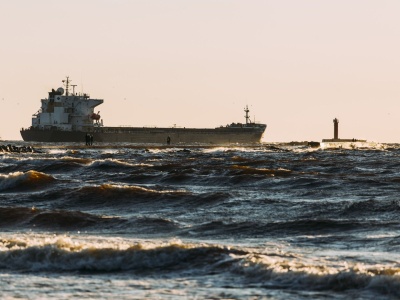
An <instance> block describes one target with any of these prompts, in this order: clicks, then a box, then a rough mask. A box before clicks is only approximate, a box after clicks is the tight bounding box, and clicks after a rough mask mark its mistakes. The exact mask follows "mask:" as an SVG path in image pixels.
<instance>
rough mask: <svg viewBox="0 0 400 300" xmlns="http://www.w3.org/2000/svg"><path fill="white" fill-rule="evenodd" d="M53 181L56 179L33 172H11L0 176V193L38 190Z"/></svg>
mask: <svg viewBox="0 0 400 300" xmlns="http://www.w3.org/2000/svg"><path fill="white" fill-rule="evenodd" d="M55 180H56V179H55V178H54V177H53V176H51V175H48V174H45V173H42V172H38V171H34V170H30V171H27V172H13V173H9V174H8V175H3V174H0V191H2V192H6V191H15V190H18V191H20V190H34V189H40V188H42V187H43V186H46V185H48V184H49V183H52V182H54V181H55Z"/></svg>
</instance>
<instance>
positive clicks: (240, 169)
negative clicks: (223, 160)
mask: <svg viewBox="0 0 400 300" xmlns="http://www.w3.org/2000/svg"><path fill="white" fill-rule="evenodd" d="M231 168H232V170H233V171H235V173H236V174H240V175H267V176H282V177H284V176H290V175H291V174H292V171H291V170H288V169H283V168H278V169H266V168H252V167H248V166H239V165H234V166H232V167H231Z"/></svg>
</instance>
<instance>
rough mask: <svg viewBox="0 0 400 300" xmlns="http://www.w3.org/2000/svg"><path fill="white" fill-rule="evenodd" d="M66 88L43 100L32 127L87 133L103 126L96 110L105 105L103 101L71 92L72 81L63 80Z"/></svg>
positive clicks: (52, 92) (51, 92)
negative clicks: (97, 107)
mask: <svg viewBox="0 0 400 300" xmlns="http://www.w3.org/2000/svg"><path fill="white" fill-rule="evenodd" d="M63 82H64V84H65V90H64V88H62V87H60V88H58V89H57V90H54V89H52V90H51V91H50V92H49V97H48V98H47V99H41V108H40V109H39V111H38V112H37V113H36V114H34V115H33V117H32V127H33V128H37V129H55V128H57V129H59V130H65V131H71V130H73V131H75V130H79V131H85V130H88V129H90V128H93V127H95V126H102V123H103V122H102V120H101V117H100V112H97V113H95V112H94V108H95V107H96V106H98V105H100V104H102V103H103V101H104V100H103V99H91V98H90V96H89V95H88V94H82V93H75V86H76V85H72V87H73V91H72V93H70V92H69V87H70V80H69V78H68V77H67V79H66V80H63Z"/></svg>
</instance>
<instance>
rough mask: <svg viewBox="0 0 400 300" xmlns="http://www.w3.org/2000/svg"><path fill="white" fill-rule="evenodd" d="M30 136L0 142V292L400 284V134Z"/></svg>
mask: <svg viewBox="0 0 400 300" xmlns="http://www.w3.org/2000/svg"><path fill="white" fill-rule="evenodd" d="M2 143H3V144H7V143H10V144H13V145H16V146H18V147H21V146H24V145H25V146H28V145H29V144H28V143H25V142H19V141H9V142H7V141H6V142H4V141H3V142H2ZM33 147H34V149H36V150H37V151H35V152H33V153H31V152H29V153H27V152H23V153H22V152H21V153H18V152H4V151H3V152H1V151H0V299H374V300H376V299H399V298H400V144H380V143H344V144H339V143H336V144H335V143H332V144H321V145H320V146H319V147H318V146H315V147H310V146H308V145H305V144H304V145H303V144H296V143H263V144H259V145H229V146H224V147H218V146H211V145H170V146H167V145H134V144H133V145H132V144H119V145H115V144H99V143H97V144H96V143H95V145H93V146H85V145H81V144H77V143H70V144H65V143H52V144H50V143H49V144H46V143H43V144H35V145H33Z"/></svg>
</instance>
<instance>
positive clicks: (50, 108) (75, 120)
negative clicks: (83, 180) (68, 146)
mask: <svg viewBox="0 0 400 300" xmlns="http://www.w3.org/2000/svg"><path fill="white" fill-rule="evenodd" d="M70 82H71V81H70V80H69V77H67V78H66V80H63V83H64V87H60V88H58V89H57V90H54V89H52V91H51V92H49V96H48V98H45V99H42V100H41V104H42V105H41V107H40V109H39V110H38V111H37V112H36V113H35V114H34V115H33V116H32V125H31V126H30V127H29V128H22V129H21V136H22V138H23V140H24V141H31V142H83V141H84V140H85V138H86V137H87V135H90V136H92V139H93V140H94V141H95V142H96V143H97V142H104V143H145V144H146V143H160V144H165V143H168V144H181V143H185V144H188V143H191V144H193V143H199V144H216V145H221V144H232V143H260V140H261V138H262V136H263V134H264V131H265V129H266V127H267V125H266V124H261V123H256V122H252V121H251V120H250V117H249V109H248V107H247V106H246V107H245V110H244V111H245V113H246V114H245V119H246V122H245V123H231V124H228V125H225V126H218V127H216V128H185V127H183V128H182V127H176V126H174V127H126V126H123V127H122V126H121V127H109V126H104V125H103V120H102V119H101V116H100V112H97V113H96V112H95V110H94V109H95V107H97V106H99V105H100V104H102V103H103V102H104V100H103V99H91V98H90V96H89V95H88V94H86V93H75V87H76V85H72V84H70ZM71 86H72V92H70V87H71Z"/></svg>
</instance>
